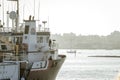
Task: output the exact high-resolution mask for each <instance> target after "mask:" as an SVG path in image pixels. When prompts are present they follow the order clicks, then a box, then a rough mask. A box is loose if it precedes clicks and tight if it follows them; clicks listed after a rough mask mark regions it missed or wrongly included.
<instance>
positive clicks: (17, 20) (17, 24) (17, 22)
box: [15, 0, 19, 32]
mask: <svg viewBox="0 0 120 80" xmlns="http://www.w3.org/2000/svg"><path fill="white" fill-rule="evenodd" d="M16 1H17V18H16V30H15V32H17V28H18V26H19V0H16Z"/></svg>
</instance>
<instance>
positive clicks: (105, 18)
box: [13, 0, 120, 35]
mask: <svg viewBox="0 0 120 80" xmlns="http://www.w3.org/2000/svg"><path fill="white" fill-rule="evenodd" d="M34 1H35V5H34ZM13 7H14V6H13ZM20 8H22V9H21V11H20V12H21V13H22V15H24V16H22V17H24V18H25V19H28V16H29V15H34V14H35V19H37V20H40V21H42V20H46V21H48V25H47V27H48V26H49V28H50V31H51V32H52V33H53V34H55V33H58V34H59V33H61V34H63V33H70V32H73V33H76V34H78V35H79V34H82V35H109V34H110V33H111V32H113V31H115V30H117V31H120V0H29V1H28V0H20ZM34 11H35V12H34ZM23 12H24V13H23ZM38 14H39V15H38ZM38 16H39V17H38Z"/></svg>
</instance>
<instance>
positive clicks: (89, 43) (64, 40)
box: [51, 31, 120, 49]
mask: <svg viewBox="0 0 120 80" xmlns="http://www.w3.org/2000/svg"><path fill="white" fill-rule="evenodd" d="M51 37H52V39H55V40H56V42H57V43H58V44H59V48H61V49H71V48H73V49H120V32H119V31H114V32H112V33H111V34H110V35H107V36H99V35H86V36H85V35H78V36H76V34H74V33H64V34H63V35H61V34H52V36H51Z"/></svg>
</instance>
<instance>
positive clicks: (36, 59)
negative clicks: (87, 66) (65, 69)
mask: <svg viewBox="0 0 120 80" xmlns="http://www.w3.org/2000/svg"><path fill="white" fill-rule="evenodd" d="M11 14H12V15H15V13H14V12H11ZM12 18H14V17H13V16H12ZM16 21H18V20H16ZM43 23H44V24H45V23H46V21H43ZM17 24H18V23H16V27H17V28H16V27H14V28H10V27H7V29H5V27H1V28H0V30H1V32H0V80H55V78H56V76H57V73H58V71H59V69H60V68H61V65H62V63H63V62H64V60H65V58H66V56H65V55H58V49H57V44H56V42H55V40H52V39H50V31H49V29H48V28H45V27H44V29H43V30H37V29H36V20H34V16H30V17H29V19H28V20H24V25H22V29H20V30H19V31H18V29H19V27H20V26H18V25H17ZM0 26H2V25H0Z"/></svg>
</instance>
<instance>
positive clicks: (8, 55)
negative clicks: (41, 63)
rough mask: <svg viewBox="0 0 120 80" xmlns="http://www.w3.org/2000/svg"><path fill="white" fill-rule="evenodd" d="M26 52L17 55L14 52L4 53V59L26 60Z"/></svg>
mask: <svg viewBox="0 0 120 80" xmlns="http://www.w3.org/2000/svg"><path fill="white" fill-rule="evenodd" d="M26 59H27V58H26V54H21V55H15V54H13V53H3V61H24V60H26Z"/></svg>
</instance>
